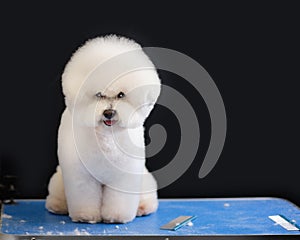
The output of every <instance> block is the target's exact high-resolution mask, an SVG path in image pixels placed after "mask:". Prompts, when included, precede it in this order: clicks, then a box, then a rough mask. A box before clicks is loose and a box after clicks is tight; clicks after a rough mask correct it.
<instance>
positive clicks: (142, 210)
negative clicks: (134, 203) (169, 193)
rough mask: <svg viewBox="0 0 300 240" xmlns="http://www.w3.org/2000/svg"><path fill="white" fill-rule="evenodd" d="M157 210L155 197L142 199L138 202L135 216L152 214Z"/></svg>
mask: <svg viewBox="0 0 300 240" xmlns="http://www.w3.org/2000/svg"><path fill="white" fill-rule="evenodd" d="M157 208H158V200H157V198H156V197H151V198H144V199H141V200H140V203H139V208H138V211H137V214H136V215H137V216H144V215H148V214H150V213H153V212H155V211H156V210H157Z"/></svg>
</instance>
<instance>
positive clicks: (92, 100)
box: [62, 35, 160, 128]
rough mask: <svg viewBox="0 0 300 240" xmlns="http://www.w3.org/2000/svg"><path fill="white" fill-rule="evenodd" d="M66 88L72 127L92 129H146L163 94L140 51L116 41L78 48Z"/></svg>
mask: <svg viewBox="0 0 300 240" xmlns="http://www.w3.org/2000/svg"><path fill="white" fill-rule="evenodd" d="M62 84H63V92H64V95H65V101H66V105H67V108H68V109H69V110H70V111H71V112H72V114H73V117H74V118H73V119H74V121H75V122H76V123H78V124H81V125H85V126H88V127H100V128H108V127H111V126H119V127H123V128H136V127H139V126H142V125H143V123H144V121H145V119H146V118H147V116H148V115H149V113H150V111H151V110H152V108H153V106H154V104H155V102H156V101H157V98H158V96H159V93H160V79H159V77H158V74H157V72H156V69H155V68H154V65H153V63H152V62H151V61H150V59H149V58H148V57H147V55H146V54H145V53H144V52H143V50H142V48H141V47H140V45H139V44H137V43H136V42H134V41H132V40H129V39H126V38H124V37H117V36H114V35H111V36H107V37H101V38H95V39H92V40H89V41H87V42H86V44H84V45H83V46H82V47H81V48H79V49H78V50H77V51H76V52H75V53H74V55H73V56H72V58H71V60H70V61H69V62H68V64H67V65H66V68H65V71H64V73H63V75H62Z"/></svg>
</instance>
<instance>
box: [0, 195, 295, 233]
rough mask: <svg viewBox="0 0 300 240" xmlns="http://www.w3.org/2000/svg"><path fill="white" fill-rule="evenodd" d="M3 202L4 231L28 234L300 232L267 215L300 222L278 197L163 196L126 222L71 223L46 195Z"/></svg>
mask: <svg viewBox="0 0 300 240" xmlns="http://www.w3.org/2000/svg"><path fill="white" fill-rule="evenodd" d="M16 202H17V203H16V204H15V205H3V207H2V214H1V221H2V224H1V231H0V232H1V234H0V236H1V235H2V236H5V235H7V234H9V235H23V236H24V235H30V236H41V235H45V236H54V235H56V236H59V235H61V236H77V235H84V236H212V235H218V236H226V235H300V231H288V230H286V229H285V228H283V227H282V226H280V225H278V224H276V223H274V222H273V221H272V220H271V219H269V216H271V215H282V216H284V217H285V218H287V219H289V220H291V221H292V222H293V223H295V224H297V223H300V209H299V208H298V207H297V206H295V205H293V204H292V203H290V202H288V201H286V200H284V199H278V198H236V199H235V198H231V199H188V200H183V199H181V200H180V199H178V200H160V205H159V209H158V211H157V212H156V213H154V214H151V215H149V216H145V217H137V218H136V219H135V220H134V221H133V222H130V223H126V224H105V223H97V224H86V223H73V222H72V221H71V220H70V218H69V217H68V216H66V215H55V214H51V213H49V212H48V211H47V210H46V209H45V201H44V200H17V201H16ZM194 215H196V216H197V218H196V219H195V220H193V224H189V225H190V226H188V225H185V226H183V227H181V228H180V229H178V230H177V231H171V230H161V229H160V227H161V226H162V225H164V224H166V223H168V222H169V221H171V220H172V219H174V218H177V217H178V216H194Z"/></svg>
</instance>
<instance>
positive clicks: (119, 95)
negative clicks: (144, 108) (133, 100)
mask: <svg viewBox="0 0 300 240" xmlns="http://www.w3.org/2000/svg"><path fill="white" fill-rule="evenodd" d="M123 97H125V93H123V92H119V94H118V95H117V98H123Z"/></svg>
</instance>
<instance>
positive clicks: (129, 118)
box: [46, 35, 160, 223]
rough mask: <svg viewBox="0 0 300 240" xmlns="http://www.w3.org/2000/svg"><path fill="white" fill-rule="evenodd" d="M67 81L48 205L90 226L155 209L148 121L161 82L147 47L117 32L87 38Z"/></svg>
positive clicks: (66, 72) (66, 73)
mask: <svg viewBox="0 0 300 240" xmlns="http://www.w3.org/2000/svg"><path fill="white" fill-rule="evenodd" d="M62 86H63V93H64V95H65V103H66V109H65V111H64V113H63V114H62V118H61V124H60V127H59V132H58V158H59V166H58V167H57V171H56V173H55V174H54V175H53V176H52V178H51V179H50V183H49V187H48V188H49V195H48V197H47V200H46V208H47V209H48V210H49V211H50V212H53V213H57V214H67V213H69V216H70V217H71V219H72V220H73V221H75V222H89V223H96V222H99V221H104V222H109V223H112V222H119V223H126V222H129V221H132V220H133V219H134V218H135V216H142V215H147V214H150V213H152V212H155V211H156V209H157V207H158V200H157V193H156V189H157V185H156V181H155V179H154V178H153V176H152V175H151V174H150V173H149V172H148V171H147V169H146V167H145V144H144V128H143V124H144V121H145V119H146V118H147V117H148V115H149V114H150V112H151V110H152V108H153V106H154V104H155V102H156V101H157V98H158V96H159V94H160V79H159V77H158V74H157V71H156V69H155V67H154V65H153V63H152V62H151V61H150V59H149V58H148V57H147V55H146V54H145V53H144V51H143V50H142V48H141V46H140V45H139V44H137V43H136V42H134V41H132V40H129V39H127V38H124V37H117V36H114V35H110V36H106V37H99V38H95V39H92V40H89V41H87V42H86V43H85V44H84V45H83V46H82V47H81V48H79V49H78V50H77V51H76V52H75V53H74V54H73V56H72V58H71V60H70V61H69V62H68V64H67V65H66V67H65V70H64V73H63V75H62Z"/></svg>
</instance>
